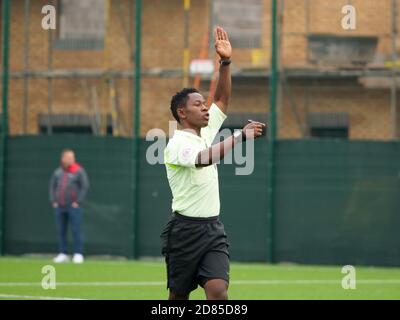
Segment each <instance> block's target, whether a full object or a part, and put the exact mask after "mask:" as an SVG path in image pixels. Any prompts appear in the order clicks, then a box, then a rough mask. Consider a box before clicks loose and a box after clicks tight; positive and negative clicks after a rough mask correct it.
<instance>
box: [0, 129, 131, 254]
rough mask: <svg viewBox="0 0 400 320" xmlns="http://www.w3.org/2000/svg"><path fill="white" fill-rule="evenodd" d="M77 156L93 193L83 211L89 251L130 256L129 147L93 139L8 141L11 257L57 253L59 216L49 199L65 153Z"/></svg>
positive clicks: (120, 141) (8, 248)
mask: <svg viewBox="0 0 400 320" xmlns="http://www.w3.org/2000/svg"><path fill="white" fill-rule="evenodd" d="M67 147H68V148H72V149H74V150H75V151H76V154H77V161H78V162H79V163H81V164H82V165H83V166H84V168H85V169H86V171H87V173H88V175H89V179H90V190H89V194H88V198H87V201H86V202H85V204H84V206H83V232H84V239H85V252H87V253H90V254H113V255H124V256H127V255H128V254H129V252H130V250H131V245H132V244H131V243H130V235H131V231H132V221H131V219H130V212H131V206H132V190H131V180H132V179H131V162H130V159H131V152H130V150H131V149H130V148H131V142H130V140H129V139H124V138H111V137H110V138H104V137H102V138H100V137H92V136H51V137H47V136H46V137H13V138H10V139H9V149H8V159H7V168H8V170H7V184H6V186H7V193H6V219H5V227H6V228H5V231H6V232H5V236H6V240H5V244H6V253H7V254H19V253H28V252H56V251H57V238H56V231H55V217H54V213H53V209H52V208H51V207H50V204H49V200H48V185H49V180H50V177H51V174H52V173H53V171H54V169H55V168H56V167H57V166H58V164H59V157H60V153H61V151H62V149H64V148H67Z"/></svg>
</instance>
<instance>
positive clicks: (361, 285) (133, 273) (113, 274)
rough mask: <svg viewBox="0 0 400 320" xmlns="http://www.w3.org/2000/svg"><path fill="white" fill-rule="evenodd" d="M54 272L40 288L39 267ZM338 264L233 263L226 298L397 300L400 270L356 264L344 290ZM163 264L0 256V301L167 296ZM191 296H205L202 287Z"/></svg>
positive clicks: (41, 275) (152, 297) (158, 297)
mask: <svg viewBox="0 0 400 320" xmlns="http://www.w3.org/2000/svg"><path fill="white" fill-rule="evenodd" d="M45 265H52V266H54V267H55V270H56V288H55V289H47V290H46V289H43V288H42V285H41V282H42V278H43V277H44V276H45V274H42V268H43V266H45ZM341 270H342V267H341V266H302V265H267V264H258V263H257V264H244V263H232V264H231V284H230V288H229V298H230V299H399V298H400V268H372V267H357V266H356V289H347V290H345V289H343V288H342V285H341V283H342V278H343V277H344V276H345V275H344V274H342V273H341ZM165 279H166V275H165V267H164V263H163V262H147V261H125V260H122V261H121V260H108V261H107V260H91V259H90V258H89V259H88V260H87V261H85V263H84V264H82V265H75V264H72V263H67V264H54V263H53V262H52V260H51V259H43V258H25V257H23V258H20V257H5V258H0V299H54V298H62V299H65V298H73V299H166V297H167V295H168V292H167V290H166V285H165ZM190 298H191V299H204V293H203V290H202V289H201V288H198V289H197V290H196V291H194V292H192V294H191V296H190Z"/></svg>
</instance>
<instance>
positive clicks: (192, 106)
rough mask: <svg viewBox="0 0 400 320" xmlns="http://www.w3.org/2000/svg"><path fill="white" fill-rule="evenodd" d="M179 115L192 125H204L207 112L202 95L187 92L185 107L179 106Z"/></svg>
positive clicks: (200, 126) (199, 126) (206, 119)
mask: <svg viewBox="0 0 400 320" xmlns="http://www.w3.org/2000/svg"><path fill="white" fill-rule="evenodd" d="M180 116H181V118H182V119H185V120H186V121H187V122H188V123H189V124H190V125H192V126H194V127H197V128H203V127H206V126H207V125H208V120H209V114H208V108H207V106H206V100H205V99H204V97H203V96H202V95H201V94H200V93H191V94H189V100H188V102H187V103H186V107H184V108H181V113H180Z"/></svg>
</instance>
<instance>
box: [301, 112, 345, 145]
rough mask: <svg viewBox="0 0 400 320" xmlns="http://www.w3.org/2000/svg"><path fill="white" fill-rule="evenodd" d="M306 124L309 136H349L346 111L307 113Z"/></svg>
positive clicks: (343, 137) (342, 137)
mask: <svg viewBox="0 0 400 320" xmlns="http://www.w3.org/2000/svg"><path fill="white" fill-rule="evenodd" d="M307 124H308V128H309V130H310V136H311V137H315V138H340V139H348V138H349V115H348V114H347V113H309V114H308V115H307Z"/></svg>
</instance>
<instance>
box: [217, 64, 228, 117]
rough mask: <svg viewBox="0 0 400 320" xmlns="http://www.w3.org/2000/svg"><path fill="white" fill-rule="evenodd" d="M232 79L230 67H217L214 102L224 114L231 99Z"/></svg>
mask: <svg viewBox="0 0 400 320" xmlns="http://www.w3.org/2000/svg"><path fill="white" fill-rule="evenodd" d="M231 89H232V79H231V67H230V65H226V66H224V65H221V66H220V67H219V79H218V83H217V88H216V90H215V94H214V101H215V102H216V103H217V105H218V107H220V109H221V110H222V111H223V112H224V113H226V111H227V109H228V104H229V100H230V98H231Z"/></svg>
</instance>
